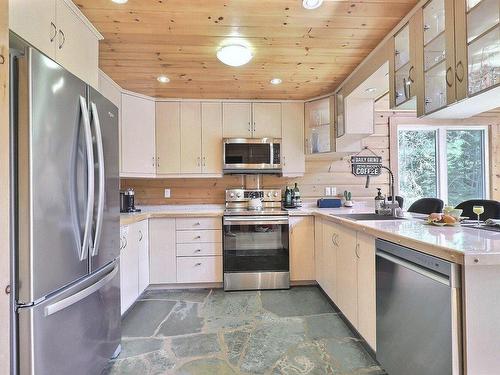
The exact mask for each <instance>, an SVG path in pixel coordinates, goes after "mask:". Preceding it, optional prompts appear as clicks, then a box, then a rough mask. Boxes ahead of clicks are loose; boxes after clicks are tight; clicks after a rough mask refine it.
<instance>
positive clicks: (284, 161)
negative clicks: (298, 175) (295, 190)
mask: <svg viewBox="0 0 500 375" xmlns="http://www.w3.org/2000/svg"><path fill="white" fill-rule="evenodd" d="M285 165H286V159H285V155H283V167H284V166H285Z"/></svg>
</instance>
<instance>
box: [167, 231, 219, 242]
mask: <svg viewBox="0 0 500 375" xmlns="http://www.w3.org/2000/svg"><path fill="white" fill-rule="evenodd" d="M176 237H177V243H202V242H222V230H183V231H177V233H176Z"/></svg>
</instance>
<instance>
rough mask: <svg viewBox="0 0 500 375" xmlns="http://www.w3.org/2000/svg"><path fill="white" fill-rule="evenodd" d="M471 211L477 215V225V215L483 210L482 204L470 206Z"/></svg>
mask: <svg viewBox="0 0 500 375" xmlns="http://www.w3.org/2000/svg"><path fill="white" fill-rule="evenodd" d="M472 212H474V213H475V214H476V215H477V226H478V227H479V226H480V224H479V215H481V214H482V213H483V212H484V207H483V206H473V207H472Z"/></svg>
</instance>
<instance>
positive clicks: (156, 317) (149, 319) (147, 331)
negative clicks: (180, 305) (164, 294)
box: [122, 301, 177, 337]
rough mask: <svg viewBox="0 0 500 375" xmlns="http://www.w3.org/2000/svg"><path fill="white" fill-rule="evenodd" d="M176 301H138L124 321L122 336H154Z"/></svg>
mask: <svg viewBox="0 0 500 375" xmlns="http://www.w3.org/2000/svg"><path fill="white" fill-rule="evenodd" d="M176 303H177V302H173V301H138V302H137V303H136V304H135V306H134V307H133V309H132V310H131V311H129V312H128V313H127V315H126V316H125V319H124V320H123V322H122V336H123V337H149V336H152V335H153V334H154V333H155V331H156V329H157V328H158V326H159V325H160V323H161V322H162V321H163V320H164V319H165V318H166V317H167V315H168V314H169V313H170V311H171V310H172V308H173V307H174V306H175V304H176Z"/></svg>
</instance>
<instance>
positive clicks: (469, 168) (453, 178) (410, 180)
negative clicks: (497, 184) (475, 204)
mask: <svg viewBox="0 0 500 375" xmlns="http://www.w3.org/2000/svg"><path fill="white" fill-rule="evenodd" d="M487 136H488V130H487V128H486V127H483V126H474V127H467V128H464V127H456V126H455V127H452V126H399V127H398V167H399V170H398V175H399V179H398V180H399V195H401V196H402V197H404V199H405V207H409V206H410V205H411V204H412V203H413V202H415V201H416V200H417V199H420V198H424V197H438V198H441V199H442V200H443V201H444V202H445V204H450V205H453V206H456V205H457V204H459V203H460V202H463V201H465V200H468V199H474V198H476V199H477V198H483V199H485V198H487V197H488V167H487V155H488V150H487V144H486V140H487V139H488V138H487Z"/></svg>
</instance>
